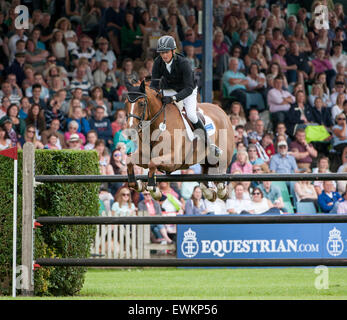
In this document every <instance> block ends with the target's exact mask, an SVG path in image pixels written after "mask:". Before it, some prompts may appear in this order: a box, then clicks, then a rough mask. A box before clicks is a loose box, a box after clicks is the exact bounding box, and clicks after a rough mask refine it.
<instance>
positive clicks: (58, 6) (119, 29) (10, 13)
mask: <svg viewBox="0 0 347 320" xmlns="http://www.w3.org/2000/svg"><path fill="white" fill-rule="evenodd" d="M304 2H305V3H303V1H296V0H293V1H290V0H254V1H251V0H214V1H213V21H211V24H210V25H211V28H213V90H214V102H215V103H216V104H219V105H220V106H221V107H222V108H224V109H225V110H226V111H227V113H228V116H230V119H231V121H232V124H233V127H234V132H235V155H234V157H233V161H232V163H231V164H230V166H229V168H228V172H229V173H241V174H242V173H245V174H251V173H254V174H257V173H267V172H276V173H294V172H347V125H346V116H347V89H346V88H347V77H346V75H347V14H346V13H345V12H346V8H344V7H343V4H341V3H339V2H336V1H335V2H334V1H332V0H314V1H304ZM19 4H20V1H17V0H13V1H5V0H0V77H1V90H0V101H1V102H0V150H1V149H5V148H9V147H13V146H17V147H18V148H19V149H20V148H22V147H23V144H24V143H25V142H27V141H30V142H32V143H34V144H35V147H36V148H37V149H52V150H60V149H74V150H96V151H97V153H98V155H99V164H100V173H101V174H111V175H113V174H126V159H127V152H128V151H129V149H130V148H131V147H132V146H131V145H130V144H129V141H127V140H126V139H125V138H124V137H123V136H122V134H121V133H122V130H124V129H125V128H126V125H127V124H126V113H125V110H124V101H125V98H126V96H125V94H126V92H127V90H126V86H125V84H126V82H127V81H129V82H137V81H141V80H143V79H145V78H146V77H148V76H150V75H151V71H152V66H153V60H154V59H155V58H156V55H157V53H156V45H157V40H158V39H159V37H161V36H162V35H166V34H167V35H171V36H173V37H174V38H175V40H176V43H177V50H176V51H177V52H179V53H181V54H183V55H185V56H186V57H187V58H188V59H189V61H190V63H191V67H192V69H193V70H194V73H195V75H196V78H197V80H198V81H199V79H200V75H201V63H202V57H203V50H202V47H203V46H202V43H203V35H202V34H201V33H199V30H200V29H199V23H198V21H199V12H200V11H201V10H202V8H203V1H202V0H171V1H167V0H165V1H164V0H52V1H30V0H27V1H23V3H22V4H25V5H27V6H28V8H29V10H30V22H29V29H19V28H16V26H15V21H16V16H17V14H16V13H15V7H16V6H17V5H19ZM318 5H325V6H327V8H328V13H329V14H328V20H329V21H328V23H329V29H323V28H322V29H320V28H317V24H315V15H314V12H315V8H316V7H317V6H318ZM198 83H199V82H198ZM199 86H200V87H201V83H199ZM135 169H136V173H137V174H143V173H144V171H143V169H141V168H139V167H136V168H135ZM199 172H200V167H199V165H195V166H192V167H191V169H189V170H186V171H182V173H186V174H191V173H199ZM159 188H160V190H161V191H162V193H163V197H162V199H161V200H160V201H159V202H156V201H154V200H153V199H151V198H150V194H149V193H148V192H144V193H142V194H137V193H135V192H133V191H132V190H130V189H129V188H128V187H127V186H126V185H122V184H117V183H112V184H108V185H106V186H103V189H102V190H101V191H100V199H101V200H103V201H104V202H105V201H110V202H109V203H108V206H109V208H110V210H111V211H112V213H113V214H115V215H127V214H136V211H137V210H138V209H140V210H143V209H145V208H147V210H148V211H149V213H150V214H153V215H155V214H161V213H162V212H163V211H165V212H170V213H175V214H227V213H230V214H240V213H251V214H261V213H264V212H275V213H285V212H293V210H294V209H293V208H295V207H296V205H297V204H299V203H303V202H310V203H311V204H312V205H313V206H314V208H315V210H316V211H317V212H324V213H327V212H340V213H346V210H345V209H344V207H345V206H346V201H344V200H345V198H346V182H345V181H339V182H337V183H336V182H335V181H325V182H321V181H315V182H314V183H313V184H312V183H311V182H307V181H301V182H296V183H295V182H292V183H289V182H287V183H285V184H284V186H283V184H281V185H278V184H277V185H276V183H274V182H272V183H271V182H266V181H264V182H252V183H250V182H242V183H234V182H233V183H230V184H229V185H228V189H229V199H228V200H226V201H222V200H220V199H218V200H217V201H216V202H209V201H207V200H205V199H203V197H202V192H201V189H200V188H199V186H198V183H193V182H183V183H175V184H169V183H160V184H159ZM287 193H288V194H289V199H288V198H287ZM151 230H152V232H153V235H155V237H154V238H155V239H157V240H158V239H159V240H164V241H167V242H170V237H168V232H169V234H170V232H173V233H174V226H166V227H164V226H161V225H155V226H151Z"/></svg>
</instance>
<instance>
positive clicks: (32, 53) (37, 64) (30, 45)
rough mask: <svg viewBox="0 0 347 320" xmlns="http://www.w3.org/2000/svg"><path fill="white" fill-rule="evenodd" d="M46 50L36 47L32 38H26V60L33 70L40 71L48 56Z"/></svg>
mask: <svg viewBox="0 0 347 320" xmlns="http://www.w3.org/2000/svg"><path fill="white" fill-rule="evenodd" d="M48 55H49V54H48V51H46V50H42V49H39V48H37V47H36V43H35V41H34V40H33V39H28V40H27V42H26V56H25V59H26V62H27V63H30V64H31V66H32V67H33V68H34V70H35V72H42V71H43V69H44V66H45V63H46V58H47V57H48Z"/></svg>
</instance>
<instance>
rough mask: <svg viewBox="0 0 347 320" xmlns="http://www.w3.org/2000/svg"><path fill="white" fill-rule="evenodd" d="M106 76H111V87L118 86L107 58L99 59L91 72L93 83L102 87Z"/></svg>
mask: <svg viewBox="0 0 347 320" xmlns="http://www.w3.org/2000/svg"><path fill="white" fill-rule="evenodd" d="M106 78H112V86H113V87H117V86H118V82H117V79H116V75H115V73H114V72H113V69H109V68H108V62H107V60H101V61H100V63H99V66H98V68H97V69H96V70H95V72H94V74H93V82H94V85H95V86H98V87H102V86H103V85H104V84H105V82H106Z"/></svg>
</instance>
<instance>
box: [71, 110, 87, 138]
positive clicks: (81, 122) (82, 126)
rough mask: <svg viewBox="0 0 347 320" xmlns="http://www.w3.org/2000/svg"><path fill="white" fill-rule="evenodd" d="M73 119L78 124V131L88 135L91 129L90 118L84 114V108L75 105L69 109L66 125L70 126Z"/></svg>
mask: <svg viewBox="0 0 347 320" xmlns="http://www.w3.org/2000/svg"><path fill="white" fill-rule="evenodd" d="M72 120H75V121H76V122H77V124H78V128H77V132H80V133H83V135H84V136H86V134H87V133H88V131H89V130H90V126H89V122H88V120H87V119H86V118H85V117H84V116H83V110H82V108H81V107H80V106H76V107H73V108H72V109H71V110H69V113H68V118H67V119H66V125H67V126H69V123H70V122H71V121H72ZM84 142H85V140H84ZM84 142H83V143H84Z"/></svg>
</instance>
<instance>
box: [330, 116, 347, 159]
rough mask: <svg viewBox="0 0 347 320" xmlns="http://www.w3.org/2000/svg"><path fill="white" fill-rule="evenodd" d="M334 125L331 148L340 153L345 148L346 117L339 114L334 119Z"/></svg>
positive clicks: (346, 141)
mask: <svg viewBox="0 0 347 320" xmlns="http://www.w3.org/2000/svg"><path fill="white" fill-rule="evenodd" d="M335 123H336V125H334V126H333V128H332V131H333V148H334V149H335V150H336V151H338V152H342V150H343V149H344V147H345V146H347V129H346V127H347V125H346V115H345V114H344V113H340V114H338V115H337V116H336V117H335Z"/></svg>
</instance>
